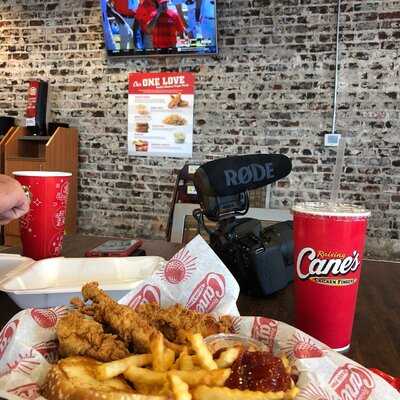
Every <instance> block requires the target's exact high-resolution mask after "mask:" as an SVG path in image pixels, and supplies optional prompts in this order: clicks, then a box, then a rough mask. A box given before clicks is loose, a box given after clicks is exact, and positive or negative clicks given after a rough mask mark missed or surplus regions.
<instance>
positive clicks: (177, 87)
mask: <svg viewBox="0 0 400 400" xmlns="http://www.w3.org/2000/svg"><path fill="white" fill-rule="evenodd" d="M128 81H129V89H128V90H129V95H128V154H129V155H135V156H170V157H182V158H189V157H192V148H193V102H194V82H195V77H194V74H193V73H190V72H160V73H152V72H146V73H144V72H133V73H130V74H129V77H128Z"/></svg>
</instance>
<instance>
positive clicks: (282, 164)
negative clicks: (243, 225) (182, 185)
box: [194, 154, 292, 196]
mask: <svg viewBox="0 0 400 400" xmlns="http://www.w3.org/2000/svg"><path fill="white" fill-rule="evenodd" d="M291 170H292V162H291V161H290V159H289V158H288V157H286V156H284V155H283V154H250V155H245V156H232V157H226V158H222V159H219V160H214V161H210V162H208V163H206V164H203V165H202V166H200V167H199V168H198V169H197V171H196V173H195V175H194V179H195V180H194V182H195V183H196V180H197V183H198V184H199V186H202V187H201V189H208V191H207V193H208V194H210V195H211V194H217V195H219V196H228V195H233V194H237V193H241V192H245V191H246V190H252V189H257V188H259V187H262V186H266V185H269V184H271V183H273V182H276V181H277V180H279V179H282V178H284V177H285V176H287V175H288V174H289V173H290V171H291ZM196 178H197V179H196ZM206 181H208V182H209V184H208V185H207V184H206V185H204V183H205V182H206Z"/></svg>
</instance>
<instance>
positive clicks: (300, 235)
mask: <svg viewBox="0 0 400 400" xmlns="http://www.w3.org/2000/svg"><path fill="white" fill-rule="evenodd" d="M369 216H370V212H369V211H367V210H365V209H363V208H361V207H357V206H352V205H346V204H330V203H300V204H297V205H295V206H294V207H293V226H294V261H295V280H294V294H295V321H296V327H298V328H299V329H301V330H303V331H304V332H307V333H308V334H310V335H311V336H314V337H315V338H316V339H318V340H320V341H321V342H324V343H325V344H327V345H328V346H329V347H331V348H333V349H335V350H337V351H346V350H347V349H348V348H349V347H350V341H351V332H352V328H353V320H354V313H355V307H356V300H357V291H358V285H359V282H360V272H361V262H362V256H363V252H364V246H365V237H366V229H367V219H368V217H369Z"/></svg>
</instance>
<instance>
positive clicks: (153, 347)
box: [150, 332, 167, 372]
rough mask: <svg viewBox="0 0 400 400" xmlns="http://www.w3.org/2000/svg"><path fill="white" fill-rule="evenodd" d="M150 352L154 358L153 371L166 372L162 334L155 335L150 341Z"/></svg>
mask: <svg viewBox="0 0 400 400" xmlns="http://www.w3.org/2000/svg"><path fill="white" fill-rule="evenodd" d="M150 351H151V354H152V356H153V361H152V363H153V370H154V371H160V372H163V371H166V370H167V369H166V367H165V360H164V337H163V335H162V334H161V333H160V332H157V333H156V334H153V335H152V337H151V339H150Z"/></svg>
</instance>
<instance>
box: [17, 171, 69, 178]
mask: <svg viewBox="0 0 400 400" xmlns="http://www.w3.org/2000/svg"><path fill="white" fill-rule="evenodd" d="M12 174H13V175H15V176H35V177H36V176H38V177H63V176H71V175H72V174H71V172H58V171H14V172H13V173H12Z"/></svg>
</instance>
